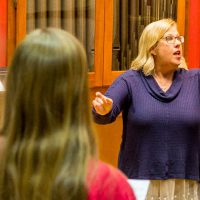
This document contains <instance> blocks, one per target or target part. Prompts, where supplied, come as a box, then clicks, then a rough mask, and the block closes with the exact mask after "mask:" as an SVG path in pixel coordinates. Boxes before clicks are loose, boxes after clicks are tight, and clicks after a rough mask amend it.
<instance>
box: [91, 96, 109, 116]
mask: <svg viewBox="0 0 200 200" xmlns="http://www.w3.org/2000/svg"><path fill="white" fill-rule="evenodd" d="M92 104H93V106H94V109H95V110H96V112H97V113H98V114H99V115H106V114H108V113H109V112H110V111H111V109H112V106H113V100H112V99H111V98H108V97H106V96H104V95H103V94H102V93H101V92H96V97H95V99H94V100H93V101H92Z"/></svg>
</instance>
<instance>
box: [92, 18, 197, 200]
mask: <svg viewBox="0 0 200 200" xmlns="http://www.w3.org/2000/svg"><path fill="white" fill-rule="evenodd" d="M183 42H184V37H183V36H181V35H180V34H179V32H178V30H177V25H176V22H175V21H173V20H172V19H162V20H159V21H155V22H152V23H150V24H149V25H147V26H146V27H145V29H144V30H143V32H142V34H141V37H140V41H139V52H138V56H137V57H136V59H135V60H133V62H132V65H131V69H130V70H127V71H126V72H125V73H123V74H122V75H120V76H119V77H118V78H117V79H116V80H115V81H114V83H113V84H112V85H111V86H110V87H109V88H108V90H107V92H106V93H105V95H103V94H101V93H100V92H97V93H96V97H95V99H94V100H93V107H94V108H93V116H94V120H95V121H96V122H97V123H100V124H107V123H111V122H113V121H115V119H116V117H117V116H118V115H119V113H120V112H122V118H123V133H122V143H121V149H120V153H119V168H120V169H121V170H122V171H123V172H124V173H125V174H126V175H127V176H128V178H129V179H140V180H141V179H142V180H150V186H149V190H148V193H147V200H153V199H155V200H158V199H162V200H164V199H166V200H167V199H168V200H171V199H177V200H183V199H188V200H192V199H193V200H197V199H200V198H199V197H198V192H199V189H198V187H199V185H198V181H199V180H200V173H199V169H200V168H199V167H200V151H199V147H200V140H199V133H200V115H199V113H200V101H199V98H200V90H199V85H200V70H187V65H186V63H185V60H184V57H183V55H182V43H183Z"/></svg>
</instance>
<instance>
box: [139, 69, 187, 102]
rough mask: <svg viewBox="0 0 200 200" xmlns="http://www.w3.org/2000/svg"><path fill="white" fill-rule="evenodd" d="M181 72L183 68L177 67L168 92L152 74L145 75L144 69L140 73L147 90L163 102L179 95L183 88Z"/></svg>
mask: <svg viewBox="0 0 200 200" xmlns="http://www.w3.org/2000/svg"><path fill="white" fill-rule="evenodd" d="M181 72H182V70H181V69H177V71H175V73H174V77H173V81H172V84H171V86H170V88H169V89H168V90H167V91H166V92H164V91H163V90H162V89H161V88H160V87H159V85H158V83H157V82H156V80H155V79H154V77H153V76H152V75H149V76H145V75H144V73H143V72H142V71H140V75H141V78H142V81H143V83H144V85H145V87H146V89H147V91H148V92H149V94H150V95H151V96H153V97H154V98H156V99H157V100H159V101H162V102H170V101H172V100H174V99H175V98H176V97H177V95H178V94H179V92H180V90H181V86H182V83H183V78H182V76H181Z"/></svg>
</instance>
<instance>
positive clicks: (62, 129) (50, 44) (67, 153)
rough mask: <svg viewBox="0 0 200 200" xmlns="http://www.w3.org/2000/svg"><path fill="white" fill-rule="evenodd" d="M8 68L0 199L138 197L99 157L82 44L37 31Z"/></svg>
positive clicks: (58, 33) (55, 33)
mask: <svg viewBox="0 0 200 200" xmlns="http://www.w3.org/2000/svg"><path fill="white" fill-rule="evenodd" d="M8 71H9V72H8V78H7V87H6V105H5V116H4V124H3V129H2V132H1V133H2V136H1V144H2V145H3V147H2V148H1V150H2V151H1V152H0V153H1V155H2V156H1V167H0V199H1V200H58V199H59V200H86V199H88V200H97V199H100V200H101V199H102V200H105V199H109V200H115V199H118V200H126V199H128V200H134V199H135V197H134V194H133V192H132V189H131V188H130V186H129V185H128V183H127V180H126V178H125V176H124V175H123V174H122V173H121V172H119V171H118V170H117V169H114V168H112V167H110V166H108V165H106V164H104V163H102V162H100V161H98V159H97V150H96V144H95V139H94V135H93V134H94V129H93V126H92V121H91V114H90V106H89V104H88V85H87V62H86V55H85V51H84V49H83V47H82V45H81V44H80V43H79V42H78V40H77V39H76V38H75V37H73V36H72V35H71V34H69V33H67V32H65V31H63V30H59V29H54V28H46V29H39V30H35V31H34V32H32V33H30V34H29V35H27V36H26V38H25V39H24V40H23V41H22V43H21V44H20V45H19V46H18V47H17V49H16V51H15V54H14V57H13V60H12V63H11V66H10V67H9V70H8ZM2 145H1V146H2Z"/></svg>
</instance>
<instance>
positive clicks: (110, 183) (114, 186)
mask: <svg viewBox="0 0 200 200" xmlns="http://www.w3.org/2000/svg"><path fill="white" fill-rule="evenodd" d="M89 196H90V197H91V198H90V200H95V199H102V200H103V199H109V200H135V196H134V193H133V190H132V188H131V186H130V185H129V183H128V181H127V177H126V176H125V175H124V174H123V173H122V172H121V171H119V170H118V169H116V168H114V167H112V166H111V165H109V164H106V163H103V162H101V161H99V162H98V164H97V167H96V172H95V175H94V178H93V179H92V182H91V185H90V192H89ZM92 197H93V198H92ZM97 197H98V198H97Z"/></svg>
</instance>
